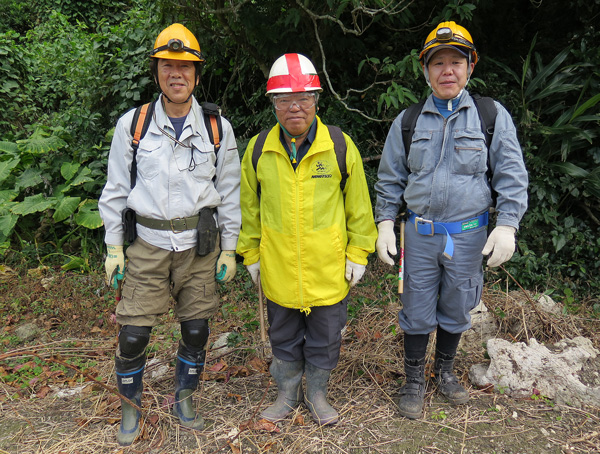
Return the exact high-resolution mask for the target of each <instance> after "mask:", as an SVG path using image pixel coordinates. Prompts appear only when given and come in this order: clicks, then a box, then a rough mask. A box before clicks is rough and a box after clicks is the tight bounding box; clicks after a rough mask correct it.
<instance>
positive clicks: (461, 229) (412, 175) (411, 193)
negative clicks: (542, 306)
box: [375, 22, 528, 419]
mask: <svg viewBox="0 0 600 454" xmlns="http://www.w3.org/2000/svg"><path fill="white" fill-rule="evenodd" d="M478 58H479V56H478V54H477V51H476V50H475V45H474V44H473V39H472V38H471V35H470V34H469V32H468V31H467V30H466V29H465V28H464V27H462V26H460V25H458V24H456V23H454V22H443V23H441V24H439V25H438V26H437V27H436V28H435V29H434V30H433V31H432V32H431V33H430V34H429V36H428V37H427V39H426V40H425V44H424V45H423V49H422V51H421V55H420V59H421V63H422V65H423V70H424V73H425V80H426V81H427V83H428V84H429V86H430V87H431V90H432V92H433V93H432V94H431V95H430V96H429V97H428V98H427V100H426V101H425V102H424V104H422V105H420V106H419V107H420V108H421V109H420V111H419V112H418V113H417V115H418V116H415V117H413V118H416V123H414V124H413V131H414V132H413V133H412V137H411V138H410V141H408V140H407V141H405V140H404V139H405V137H404V136H403V127H404V131H406V130H407V129H408V128H406V126H407V125H410V124H411V122H410V121H406V122H405V121H404V120H405V118H404V117H407V118H408V117H410V115H409V113H408V112H409V110H411V109H412V108H409V109H407V110H405V111H403V112H402V113H401V114H400V115H399V116H398V118H397V119H396V120H395V121H394V123H393V124H392V127H391V129H390V132H389V134H388V136H387V139H386V142H385V146H384V148H383V154H382V157H381V163H380V166H379V173H378V177H379V180H378V182H377V183H376V185H375V189H376V191H377V204H376V208H375V219H376V221H377V222H378V230H379V236H378V238H377V244H376V246H377V253H378V255H379V258H380V259H381V260H382V261H383V262H385V263H387V264H390V265H393V263H394V262H393V260H392V258H391V256H393V255H395V254H396V253H397V248H396V235H395V233H394V221H395V219H396V216H397V215H398V214H399V213H400V212H401V211H403V210H404V208H406V209H407V213H408V223H407V226H406V235H405V244H406V247H405V251H404V254H405V255H404V256H405V283H404V293H403V295H402V305H403V307H402V310H401V311H400V314H399V322H400V326H401V328H402V329H403V331H404V370H405V373H406V384H405V385H404V386H403V387H402V389H401V391H400V399H399V402H398V406H399V410H400V414H402V415H403V416H405V417H407V418H411V419H416V418H419V417H420V416H421V415H422V412H423V404H424V395H425V373H424V370H425V360H426V358H425V354H426V350H427V344H428V341H429V334H430V333H431V332H433V331H436V337H437V341H436V351H435V363H434V375H435V382H436V383H437V385H438V388H439V390H440V392H441V393H442V394H443V395H444V396H445V397H446V398H447V399H448V400H449V401H450V403H452V404H463V403H466V402H467V401H468V400H469V392H468V391H467V390H466V389H465V388H464V387H463V386H462V385H461V384H460V383H459V380H458V378H457V377H456V375H455V374H454V373H453V366H454V358H455V355H456V350H457V346H458V342H459V341H460V338H461V334H462V333H463V332H464V331H466V330H467V329H469V328H470V326H471V319H470V315H469V311H470V310H471V309H473V308H474V307H475V306H476V305H477V304H478V303H479V300H480V297H481V292H482V287H483V268H482V259H483V256H484V255H488V254H490V252H491V256H490V257H489V259H488V261H487V264H488V266H491V267H494V266H498V265H500V264H502V263H503V262H505V261H507V260H509V259H510V258H511V256H512V254H513V252H514V250H515V233H516V230H517V229H518V227H519V222H520V220H521V218H522V217H523V214H524V213H525V210H526V208H527V181H528V178H527V171H526V169H525V164H524V162H523V155H522V152H521V148H520V146H519V141H518V140H517V134H516V129H515V126H514V124H513V121H512V119H511V117H510V114H509V113H508V112H507V111H506V109H504V108H503V107H502V106H501V105H500V104H499V103H498V102H495V101H493V100H491V99H489V98H487V100H486V101H487V102H484V98H474V97H473V96H471V95H470V94H469V92H468V91H467V90H466V86H467V83H468V82H469V78H470V77H471V75H472V74H473V70H474V68H475V64H476V63H477V61H478ZM477 100H479V101H477ZM480 104H481V106H480ZM483 105H487V106H489V110H493V111H495V119H494V122H493V123H492V124H488V125H486V128H485V129H486V131H483V129H482V119H481V118H480V113H482V114H483V110H481V112H480V109H482V106H483ZM489 110H488V111H489ZM486 116H487V115H486ZM482 118H483V115H482ZM492 130H493V136H492V138H491V141H490V142H488V141H487V135H489V132H490V131H492ZM488 170H489V171H490V172H491V174H492V177H491V179H490V178H488V175H487V174H488V173H489V172H488ZM494 192H496V193H497V198H496V201H495V210H496V212H497V218H496V227H495V228H494V229H493V230H492V232H491V234H490V235H489V237H488V235H487V225H488V222H489V210H490V207H492V206H494V198H493V197H492V194H493V193H494Z"/></svg>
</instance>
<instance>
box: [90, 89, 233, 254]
mask: <svg viewBox="0 0 600 454" xmlns="http://www.w3.org/2000/svg"><path fill="white" fill-rule="evenodd" d="M161 98H162V95H161ZM192 100H193V101H192V108H191V110H190V112H189V113H188V115H187V118H186V120H185V124H184V126H183V130H182V133H181V136H180V138H179V141H180V142H182V143H183V144H185V145H188V146H192V145H193V151H192V150H191V149H190V148H187V147H182V146H181V145H178V144H177V143H176V142H174V141H173V140H172V139H170V138H169V137H167V136H166V135H164V134H163V133H162V132H161V131H160V130H159V129H158V126H159V125H160V127H161V128H162V129H164V130H165V131H167V132H168V133H169V134H171V135H173V136H174V135H175V131H174V129H173V126H172V125H171V121H170V120H169V118H168V116H167V115H166V113H165V111H164V109H163V107H162V104H161V102H160V100H159V102H157V103H156V107H155V121H154V120H153V121H152V122H151V123H150V126H149V128H148V131H147V132H146V135H145V136H144V138H143V139H142V140H141V141H140V146H139V148H138V151H137V162H138V175H137V182H136V185H135V187H134V188H133V190H131V189H130V171H131V162H132V159H133V154H132V147H131V140H132V137H131V132H130V128H131V123H132V120H133V115H134V110H130V111H129V112H127V113H126V114H125V115H123V116H122V117H121V118H120V119H119V121H118V122H117V126H116V128H115V133H114V136H113V140H112V145H111V149H110V154H109V157H108V178H107V182H106V186H105V187H104V189H103V191H102V195H101V196H100V200H99V202H98V208H99V210H100V215H101V217H102V219H103V220H104V226H105V228H106V234H105V242H106V243H107V244H114V245H122V244H123V227H122V225H121V212H122V210H123V209H124V208H125V207H126V206H127V207H129V208H132V209H134V210H135V211H136V213H138V214H140V215H142V216H144V217H147V218H152V219H161V220H169V219H175V218H178V217H190V216H194V215H197V214H198V212H199V211H200V209H201V208H204V207H214V208H216V211H217V216H216V217H217V222H218V225H219V230H220V232H221V249H222V250H235V248H236V245H237V240H238V236H239V231H240V226H241V211H240V159H239V154H238V150H237V145H236V141H235V137H234V134H233V129H232V127H231V124H230V123H229V122H228V121H227V120H226V119H225V118H223V117H222V123H223V137H222V138H221V147H220V149H219V152H218V156H217V155H215V152H214V146H213V145H212V144H211V143H210V140H209V136H208V131H207V130H206V126H205V124H204V118H203V114H202V108H201V107H200V105H199V104H198V102H197V101H196V99H195V98H192ZM157 123H158V125H157ZM190 163H191V164H192V165H191V166H190ZM192 167H193V169H192V170H188V169H191V168H192ZM137 232H138V235H139V237H140V238H142V239H143V240H144V241H147V242H148V243H150V244H152V245H154V246H156V247H160V248H162V249H166V250H173V251H183V250H186V249H190V248H192V247H194V246H195V245H196V238H197V231H196V229H194V230H184V231H182V232H173V231H170V230H154V229H149V228H146V227H143V226H141V225H139V224H138V225H137Z"/></svg>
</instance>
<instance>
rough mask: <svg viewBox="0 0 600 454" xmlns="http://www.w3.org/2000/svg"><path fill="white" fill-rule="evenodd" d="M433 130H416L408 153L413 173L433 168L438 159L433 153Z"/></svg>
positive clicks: (408, 161)
mask: <svg viewBox="0 0 600 454" xmlns="http://www.w3.org/2000/svg"><path fill="white" fill-rule="evenodd" d="M432 138H433V131H430V130H415V132H414V133H413V136H412V142H411V144H410V150H409V153H408V159H407V163H408V168H409V169H410V171H411V173H419V172H423V171H426V170H429V169H433V167H434V166H435V162H436V159H435V157H434V153H433V141H432Z"/></svg>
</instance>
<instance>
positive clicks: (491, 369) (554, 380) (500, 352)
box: [469, 337, 600, 407]
mask: <svg viewBox="0 0 600 454" xmlns="http://www.w3.org/2000/svg"><path fill="white" fill-rule="evenodd" d="M487 350H488V354H489V356H490V358H491V362H490V364H489V365H483V364H476V365H473V366H472V367H471V370H470V371H469V378H470V379H471V381H472V382H473V383H474V384H475V385H477V386H481V387H483V386H486V385H490V384H492V385H494V387H495V389H496V390H499V391H501V392H503V393H504V394H507V395H509V396H512V397H519V398H521V397H530V396H531V395H533V394H534V390H537V391H539V394H541V395H543V396H546V397H548V398H550V399H553V400H555V401H556V403H558V404H569V405H573V406H579V407H580V406H582V405H592V406H600V387H599V386H587V385H585V384H584V383H582V381H581V379H580V377H579V373H581V372H582V370H583V368H584V365H585V364H586V362H587V361H588V360H590V359H594V358H596V357H597V356H598V355H599V354H600V352H599V351H598V350H596V349H595V348H594V347H593V346H592V342H591V341H590V340H589V339H586V338H583V337H576V338H575V339H569V340H562V341H560V342H557V343H556V344H554V345H552V346H550V348H548V347H546V346H545V345H541V344H539V343H538V342H537V341H536V340H535V339H531V340H530V341H529V346H528V345H526V344H524V343H523V342H518V343H510V342H508V341H506V340H503V339H490V340H489V341H488V342H487Z"/></svg>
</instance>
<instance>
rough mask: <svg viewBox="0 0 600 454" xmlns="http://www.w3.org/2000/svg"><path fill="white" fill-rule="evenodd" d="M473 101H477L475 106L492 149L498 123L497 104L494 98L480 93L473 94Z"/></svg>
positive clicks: (487, 143)
mask: <svg viewBox="0 0 600 454" xmlns="http://www.w3.org/2000/svg"><path fill="white" fill-rule="evenodd" d="M471 97H472V98H473V101H475V107H477V112H478V113H479V119H480V120H481V130H482V131H483V135H484V136H485V143H486V145H487V147H488V150H489V149H490V144H491V143H492V136H493V135H494V125H495V124H496V115H497V113H498V111H497V110H496V104H494V100H493V99H492V98H490V97H488V96H481V95H478V94H473V95H471Z"/></svg>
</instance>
